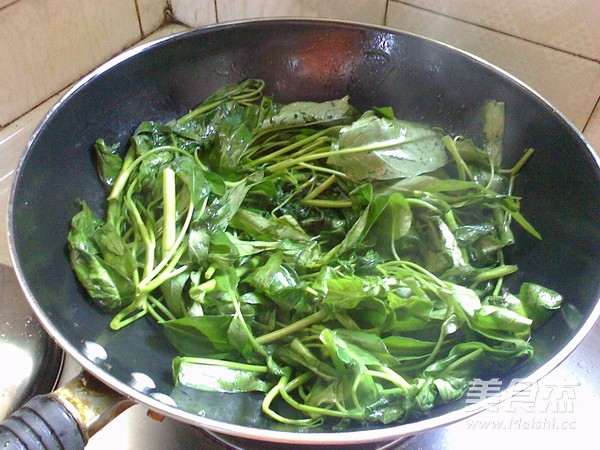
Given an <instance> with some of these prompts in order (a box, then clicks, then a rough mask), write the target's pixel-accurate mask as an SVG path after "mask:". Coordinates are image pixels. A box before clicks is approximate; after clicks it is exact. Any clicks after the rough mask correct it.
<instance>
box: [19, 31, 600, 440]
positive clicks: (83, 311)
mask: <svg viewBox="0 0 600 450" xmlns="http://www.w3.org/2000/svg"><path fill="white" fill-rule="evenodd" d="M249 77H253V78H261V79H263V80H265V82H266V85H267V90H268V91H270V92H271V93H272V94H273V95H274V97H275V99H276V100H277V101H280V102H291V101H297V100H313V101H325V100H329V99H335V98H339V97H342V96H344V95H349V96H350V99H351V102H352V104H353V105H355V106H357V107H358V108H359V109H363V110H364V109H367V108H369V107H371V106H391V107H392V108H393V110H394V112H395V114H396V116H397V117H399V118H402V119H405V120H411V121H418V122H424V123H426V124H428V125H430V126H438V127H441V128H443V129H444V130H445V131H446V132H448V133H451V134H463V135H465V136H468V137H473V138H477V137H478V136H479V133H480V127H481V122H480V115H479V114H480V110H481V107H482V105H483V103H484V102H485V101H486V100H489V99H495V100H499V101H503V102H505V103H506V129H505V136H504V148H505V154H504V166H505V167H510V166H512V165H513V164H514V163H515V162H516V161H517V160H518V159H519V157H520V156H521V155H522V152H523V150H525V149H526V148H528V147H534V148H535V149H536V153H535V155H534V157H533V159H532V160H531V161H530V162H529V163H528V165H527V166H526V167H525V168H524V169H523V171H522V173H521V175H520V176H519V178H518V182H517V185H516V189H515V192H516V194H517V195H519V196H521V197H522V199H523V200H522V204H523V209H522V212H523V214H524V215H525V217H527V218H528V220H529V221H530V222H531V223H532V224H533V225H534V226H535V227H536V229H537V230H538V231H539V232H540V233H541V235H542V236H543V240H542V241H538V240H536V239H535V238H533V237H531V236H529V235H527V234H526V233H524V232H522V231H521V230H520V229H518V227H516V226H515V227H514V229H515V233H516V239H517V245H516V246H514V247H513V248H511V249H510V250H508V251H507V257H508V260H509V261H508V262H510V263H511V264H517V265H519V267H520V269H521V271H520V273H519V274H517V275H515V276H512V277H511V278H510V279H509V280H508V283H509V285H510V284H513V285H514V286H517V287H518V286H519V284H520V283H521V282H522V281H524V280H528V281H532V282H536V283H539V284H542V285H545V286H548V287H550V288H552V289H554V290H556V291H558V292H560V293H561V294H562V295H563V296H564V298H565V303H566V307H565V308H563V311H562V312H560V313H559V314H557V315H555V316H554V318H553V319H552V320H551V321H550V322H549V323H547V324H546V325H545V326H544V327H543V328H541V329H539V330H537V331H536V332H535V334H534V336H533V337H532V341H533V344H534V346H535V348H536V351H537V353H536V356H535V358H534V360H533V361H532V362H531V363H529V364H528V365H526V366H525V367H522V368H521V369H519V370H518V371H517V372H515V373H513V374H511V375H510V376H505V377H504V378H503V379H502V381H503V384H502V385H503V387H504V388H506V387H508V386H509V384H510V382H511V380H513V379H517V378H519V379H523V378H528V379H530V380H532V381H535V380H536V379H537V378H539V377H541V376H542V375H543V374H545V373H546V372H548V371H549V370H551V369H552V368H553V367H554V366H556V365H557V364H558V363H559V362H560V361H561V360H562V359H563V358H564V357H566V356H567V355H568V353H570V351H571V350H573V348H574V347H575V346H576V344H578V343H579V341H580V340H581V339H582V338H583V336H584V334H585V333H586V331H587V330H588V329H589V327H591V325H592V324H593V323H594V322H595V320H596V318H597V317H598V315H599V310H598V307H597V306H596V305H597V301H598V297H599V296H600V265H598V264H597V262H598V260H599V259H600V244H599V242H600V239H599V237H600V229H599V226H598V224H599V223H600V220H599V219H600V201H599V200H600V169H599V167H598V160H597V158H596V157H595V155H594V152H593V150H592V149H591V148H589V146H588V145H587V144H586V142H585V141H584V140H583V138H582V137H581V134H580V133H579V132H577V131H576V130H575V129H574V128H573V127H572V126H571V125H570V124H569V123H568V122H567V121H566V120H565V119H564V118H563V116H562V115H561V114H560V113H558V112H556V111H555V110H554V108H552V106H550V105H549V104H547V103H546V102H545V101H544V100H542V99H541V98H540V97H539V96H537V95H536V94H534V93H533V92H532V91H531V90H529V89H528V88H527V87H526V86H524V85H522V84H521V83H520V82H518V81H516V80H515V79H513V78H512V77H510V76H508V75H506V74H504V73H503V72H501V71H499V70H497V69H495V68H494V67H492V66H490V65H488V64H487V63H485V62H483V61H481V60H479V59H477V58H475V57H472V56H470V55H467V54H464V53H462V52H459V51H457V50H455V49H452V48H450V47H447V46H444V45H442V44H439V43H436V42H433V41H429V40H426V39H423V38H421V37H417V36H414V35H410V34H404V33H401V32H398V31H394V30H390V29H385V28H378V27H371V26H365V25H358V24H349V23H341V22H332V21H316V20H263V21H251V22H241V23H232V24H225V25H219V26H214V27H207V28H203V29H199V30H195V31H192V32H189V33H185V34H182V35H178V36H174V37H171V38H167V39H164V40H161V41H159V42H156V43H152V44H150V45H146V46H143V47H140V48H138V49H135V50H132V51H130V52H126V53H125V54H124V55H122V56H120V57H118V58H117V59H115V60H112V61H110V62H109V63H107V64H106V65H104V66H102V67H101V68H100V69H98V70H97V71H95V72H94V73H92V74H91V75H90V76H88V77H87V78H86V79H84V80H83V81H82V82H80V83H79V84H78V85H77V86H76V87H75V88H74V89H73V90H71V91H70V92H69V93H68V94H67V95H66V96H65V97H64V98H63V99H62V100H61V101H60V102H59V104H58V105H57V106H56V107H55V108H54V109H53V110H52V111H51V112H50V113H49V115H48V116H47V117H46V119H45V120H44V121H43V122H42V123H41V125H40V127H39V129H38V130H37V132H36V134H35V135H34V136H33V138H32V140H31V141H30V145H29V147H28V150H27V152H26V154H25V156H24V158H23V160H22V161H21V164H20V166H19V169H18V173H17V176H16V178H15V184H14V187H13V192H12V197H11V203H10V213H9V215H10V234H11V236H10V242H11V251H12V255H13V259H14V263H15V268H16V270H17V274H18V276H19V279H20V280H21V283H22V285H23V287H24V290H25V292H26V294H27V296H28V298H29V300H30V302H31V304H32V306H33V308H34V311H35V312H36V314H37V315H38V316H39V317H40V319H41V322H42V323H43V324H44V326H45V327H46V329H47V330H48V331H49V332H50V334H51V335H52V336H53V337H54V338H55V339H56V340H57V341H58V343H59V344H60V345H61V346H62V347H63V348H65V349H66V350H67V351H68V352H69V353H70V354H71V355H72V356H73V357H75V358H76V359H77V361H78V362H79V363H81V364H82V365H83V366H84V368H85V369H87V370H88V371H90V372H91V373H92V374H94V375H95V376H97V377H98V378H99V379H101V380H102V381H104V382H105V383H106V384H107V385H109V386H110V387H112V388H113V389H115V390H117V391H119V392H122V393H124V394H126V395H128V396H130V397H132V398H134V399H135V400H137V401H139V402H141V403H144V404H147V405H148V406H150V407H151V408H153V409H156V410H160V411H161V412H163V413H165V414H167V415H169V416H173V417H176V418H179V419H181V420H184V421H186V422H189V423H193V424H197V425H200V426H203V427H206V428H208V429H211V430H214V431H218V432H223V433H228V434H237V435H240V436H245V437H250V438H255V439H264V440H274V441H281V442H291V443H310V442H319V443H343V442H358V441H375V440H383V439H385V438H386V437H393V436H399V435H403V434H412V433H415V432H419V431H423V430H425V429H429V428H433V427H436V426H440V425H444V424H448V423H450V422H452V421H455V420H458V419H460V418H463V417H466V416H467V415H468V414H470V412H469V411H473V408H472V407H471V408H467V406H469V405H465V403H464V399H463V400H462V401H459V402H456V403H453V404H450V405H446V406H443V407H440V408H438V409H436V410H434V412H433V413H432V415H431V416H429V417H428V418H424V419H423V420H421V421H416V422H409V423H406V424H404V425H387V426H383V425H381V426H380V427H379V429H378V427H377V426H374V425H371V426H369V428H360V427H355V428H351V429H350V430H348V431H346V432H343V433H336V432H335V431H334V430H331V429H329V428H328V427H327V426H321V427H319V428H313V429H310V430H304V431H303V432H302V433H298V432H297V429H295V428H292V427H286V426H285V425H282V424H278V423H275V422H273V421H271V420H269V419H268V418H266V417H265V416H263V415H262V414H261V412H260V402H261V399H262V397H261V396H260V395H258V394H257V395H254V394H235V395H227V394H216V393H203V392H191V391H186V390H181V389H174V388H173V381H172V374H171V362H172V359H173V357H174V356H176V355H177V352H176V351H175V349H174V348H172V347H171V345H170V344H169V343H168V342H167V341H166V340H165V339H164V337H163V335H162V330H161V328H160V327H159V326H158V325H156V324H155V323H154V322H153V321H152V320H138V321H136V322H135V323H133V324H132V325H130V326H128V327H126V328H125V329H123V330H121V331H119V332H116V333H115V332H113V331H111V330H110V329H109V326H108V324H109V322H110V320H111V318H112V314H107V313H104V312H102V311H100V310H99V309H98V308H97V307H96V306H94V305H93V304H92V303H91V302H90V301H89V300H88V299H87V297H86V295H85V294H84V292H83V290H82V289H81V288H80V286H79V284H78V282H77V280H76V279H75V276H74V274H73V272H72V269H71V267H70V265H69V260H68V255H67V251H66V235H67V232H68V228H69V222H70V220H71V218H72V216H73V215H74V214H75V213H76V212H77V211H78V210H79V206H78V204H77V201H76V200H77V199H83V200H85V201H86V202H87V203H88V204H89V205H90V206H91V207H92V208H93V209H94V210H95V211H96V212H98V213H100V212H101V211H102V210H103V208H104V206H105V205H104V203H105V196H106V193H105V191H104V188H103V186H102V185H101V183H100V180H99V178H98V176H97V173H96V167H95V164H94V159H93V154H92V151H91V148H92V146H93V144H94V142H95V141H96V139H98V138H100V137H101V138H104V139H105V140H106V142H109V143H115V142H122V143H126V141H127V138H128V137H129V136H130V135H131V133H132V132H133V131H134V129H135V128H136V127H137V125H138V124H139V123H140V122H142V121H144V120H155V121H161V122H166V121H169V120H171V119H174V118H176V117H179V116H181V115H183V114H185V113H186V112H187V111H188V110H190V109H192V108H193V107H194V106H196V105H197V104H198V103H200V102H201V101H203V100H204V99H205V98H206V97H207V96H208V95H210V94H211V93H212V92H214V91H215V90H216V89H218V88H219V87H221V86H223V85H225V84H229V83H237V82H239V81H241V80H243V79H246V78H249ZM123 147H124V146H123Z"/></svg>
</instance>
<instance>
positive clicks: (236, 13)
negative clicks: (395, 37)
mask: <svg viewBox="0 0 600 450" xmlns="http://www.w3.org/2000/svg"><path fill="white" fill-rule="evenodd" d="M216 3H217V17H218V19H219V22H223V21H230V20H240V19H248V18H257V17H282V16H288V17H290V16H295V17H321V18H328V19H344V20H350V21H356V22H367V23H374V24H378V25H383V23H384V22H385V10H386V5H387V0H216Z"/></svg>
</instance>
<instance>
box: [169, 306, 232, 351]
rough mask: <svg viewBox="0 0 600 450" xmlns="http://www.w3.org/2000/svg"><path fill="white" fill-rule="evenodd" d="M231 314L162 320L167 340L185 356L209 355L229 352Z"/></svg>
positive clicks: (230, 349)
mask: <svg viewBox="0 0 600 450" xmlns="http://www.w3.org/2000/svg"><path fill="white" fill-rule="evenodd" d="M232 317H233V316H232V315H220V316H199V317H182V318H180V319H175V320H168V321H165V322H162V327H163V330H164V333H165V336H166V338H167V339H168V340H169V342H170V343H171V344H172V345H173V346H174V347H175V348H176V349H177V350H178V351H179V352H180V353H181V354H183V355H185V356H209V355H214V354H215V353H221V354H222V353H229V352H231V351H233V350H234V348H233V347H232V346H231V345H230V343H229V340H228V337H227V332H228V330H229V326H230V324H231V320H232Z"/></svg>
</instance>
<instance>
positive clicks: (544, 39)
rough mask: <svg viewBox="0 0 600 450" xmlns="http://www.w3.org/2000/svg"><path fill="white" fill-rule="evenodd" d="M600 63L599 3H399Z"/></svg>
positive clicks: (429, 0) (405, 0) (459, 0)
mask: <svg viewBox="0 0 600 450" xmlns="http://www.w3.org/2000/svg"><path fill="white" fill-rule="evenodd" d="M400 2H401V3H407V4H410V5H414V6H418V7H421V8H425V9H428V10H430V11H434V12H437V13H440V14H443V15H447V16H450V17H454V18H457V19H461V20H464V21H467V22H470V23H473V24H476V25H480V26H483V27H486V28H490V29H492V30H497V31H501V32H504V33H506V34H510V35H512V36H518V37H521V38H524V39H527V40H531V41H533V42H537V43H539V44H543V45H546V46H548V47H553V48H557V49H560V50H564V51H566V52H569V53H573V54H576V55H583V56H585V57H588V58H591V59H595V60H596V61H600V26H599V25H600V1H598V0H493V1H482V0H443V1H440V0H400Z"/></svg>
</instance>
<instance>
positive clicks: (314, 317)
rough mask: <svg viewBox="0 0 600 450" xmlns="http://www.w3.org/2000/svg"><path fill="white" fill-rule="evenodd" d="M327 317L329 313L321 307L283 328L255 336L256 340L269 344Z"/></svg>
mask: <svg viewBox="0 0 600 450" xmlns="http://www.w3.org/2000/svg"><path fill="white" fill-rule="evenodd" d="M327 317H329V314H328V313H327V312H325V311H323V310H322V309H321V310H319V311H317V312H316V313H313V314H311V315H310V316H306V317H304V318H303V319H300V320H298V321H296V322H293V323H291V324H289V325H287V326H285V327H283V328H280V329H278V330H275V331H271V332H270V333H267V334H263V335H262V336H259V337H257V338H256V341H257V342H258V343H259V344H263V345H264V344H270V343H271V342H274V341H277V340H279V339H281V338H283V337H285V336H288V335H290V334H292V333H296V332H298V331H300V330H303V329H304V328H306V327H309V326H311V325H313V324H315V323H318V322H321V321H323V320H325V319H326V318H327Z"/></svg>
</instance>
